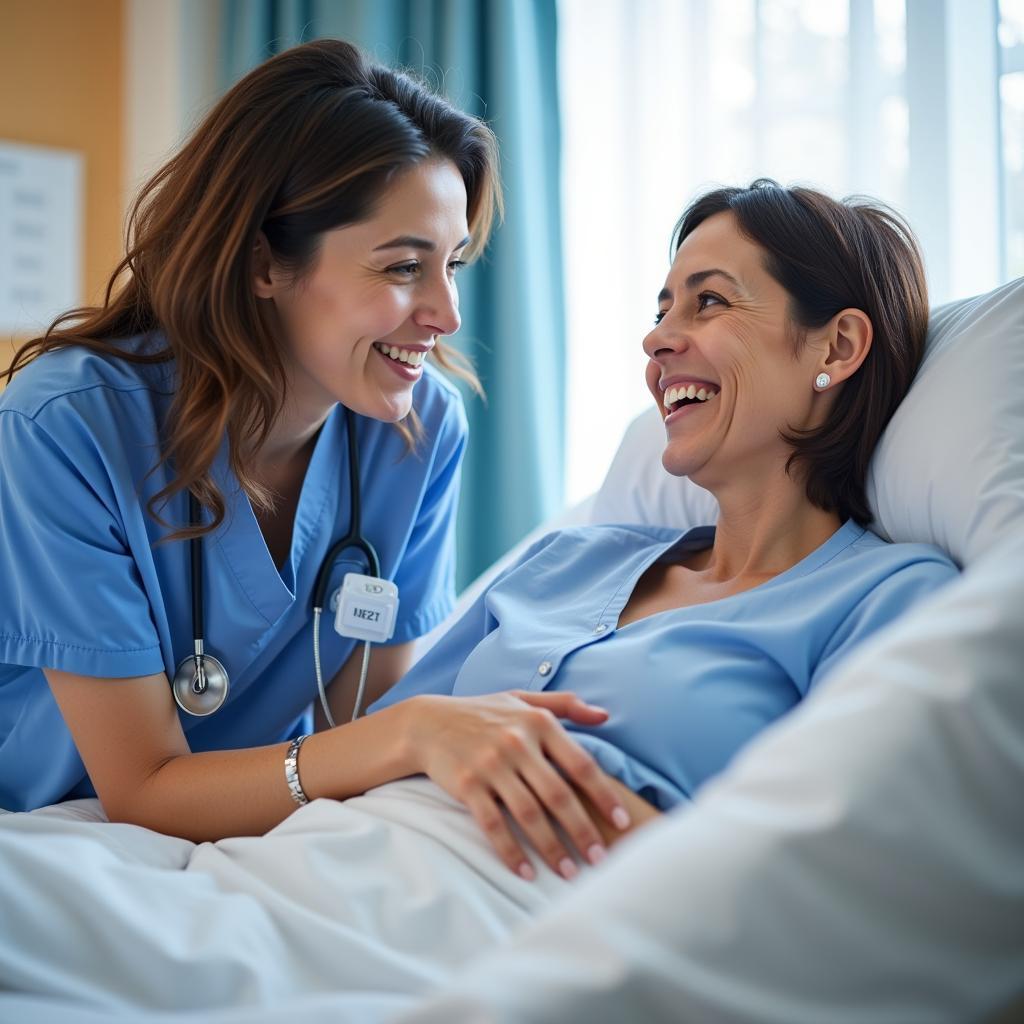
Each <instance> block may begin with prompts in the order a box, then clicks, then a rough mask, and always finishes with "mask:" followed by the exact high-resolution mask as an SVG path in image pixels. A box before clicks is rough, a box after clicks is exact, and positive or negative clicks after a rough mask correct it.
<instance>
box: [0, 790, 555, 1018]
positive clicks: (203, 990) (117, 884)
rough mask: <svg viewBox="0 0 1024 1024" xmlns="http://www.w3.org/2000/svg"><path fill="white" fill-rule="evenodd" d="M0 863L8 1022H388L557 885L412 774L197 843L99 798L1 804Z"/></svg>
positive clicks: (0, 975)
mask: <svg viewBox="0 0 1024 1024" xmlns="http://www.w3.org/2000/svg"><path fill="white" fill-rule="evenodd" d="M0 864H3V866H4V870H3V873H2V876H0V990H7V991H8V992H17V993H20V995H0V1020H2V1021H21V1020H25V1021H28V1020H33V1021H35V1020H40V1019H46V1020H53V1021H68V1022H73V1021H78V1020H82V1021H86V1020H90V1019H103V1020H112V1019H113V1020H118V1019H123V1020H150V1019H152V1020H160V1019H164V1018H163V1017H161V1016H160V1015H159V1014H160V1013H163V1014H165V1015H167V1016H166V1019H170V1020H173V1019H176V1017H177V1015H181V1014H188V1013H192V1014H195V1013H196V1011H199V1010H201V1011H202V1019H204V1020H210V1021H219V1020H221V1019H224V1020H225V1021H227V1020H242V1019H245V1020H254V1019H257V1018H256V1017H255V1016H254V1015H255V1014H256V1012H257V1011H258V1010H267V1011H268V1012H269V1011H271V1010H275V1008H276V1012H277V1013H278V1014H280V1013H281V1012H282V1011H283V1010H284V1008H285V1007H287V1008H288V1011H289V1014H291V1013H293V1012H294V1008H295V1006H296V1005H297V1004H304V1003H305V1004H310V1003H311V1004H312V1005H313V1007H314V1008H315V1006H316V1005H317V1004H318V1001H322V1002H323V1005H324V1006H328V1005H330V1006H332V1007H333V1011H332V1012H333V1018H332V1019H334V1020H339V1019H344V1020H380V1019H385V1018H386V1017H387V1016H388V1015H389V1014H390V1013H393V1012H394V1011H395V1010H396V1009H397V1008H399V1007H401V1006H404V1005H409V1004H410V1002H411V1001H412V1000H414V999H415V998H416V997H418V996H420V995H421V994H422V993H424V992H426V991H427V990H429V989H430V988H432V987H434V986H435V985H437V984H439V983H441V982H444V981H446V980H449V979H450V978H451V976H452V975H453V972H455V971H457V969H458V968H459V967H460V966H461V965H462V964H464V963H465V962H466V961H467V960H468V959H469V958H470V957H471V956H473V955H475V954H477V953H479V952H480V951H481V950H484V949H487V948H490V947H491V946H493V945H495V944H496V943H497V942H498V941H499V940H501V939H503V938H505V937H506V936H508V935H509V934H510V933H511V932H512V931H513V930H515V929H516V928H517V927H518V926H520V925H521V924H523V923H525V922H526V921H528V920H530V919H531V918H532V917H534V916H535V915H536V914H537V913H539V912H540V911H541V910H543V909H545V908H546V907H548V906H550V905H551V904H552V903H553V902H554V900H555V899H556V898H557V897H558V896H559V895H560V894H561V893H562V892H563V891H564V890H565V889H566V888H567V887H568V884H569V883H567V882H565V881H564V880H563V879H561V878H560V877H559V876H557V875H555V874H554V873H553V872H551V871H550V870H549V869H547V868H546V867H545V866H544V865H543V864H542V863H541V862H540V861H539V860H536V859H535V860H534V866H535V868H536V871H537V875H538V878H537V881H535V882H532V883H529V882H526V881H524V880H522V879H521V878H519V877H518V876H516V875H515V874H513V873H512V872H510V871H509V870H508V869H507V868H506V867H505V866H504V865H503V864H502V863H501V862H500V861H499V860H498V858H497V857H496V856H495V854H494V853H493V851H492V850H491V848H490V845H489V844H488V842H487V841H486V840H485V838H484V837H483V834H482V832H481V831H480V830H479V828H478V827H477V825H476V823H475V821H474V820H473V819H472V817H471V816H470V815H469V813H468V812H467V811H466V810H465V809H464V808H463V807H462V806H461V805H460V804H458V803H457V802H456V801H455V800H453V799H452V798H451V797H449V796H448V795H447V794H446V793H444V791H443V790H441V789H440V788H439V787H437V786H436V785H434V784H433V783H432V782H430V781H429V780H428V779H426V778H424V777H416V778H413V779H406V780H401V781H399V782H393V783H389V784H388V785H386V786H381V787H379V788H378V789H375V790H372V791H371V792H369V793H367V794H365V795H364V796H361V797H356V798H353V799H351V800H348V801H345V802H338V801H331V800H317V801H314V802H313V803H311V804H309V805H308V806H306V807H303V808H300V809H299V810H297V811H296V812H295V813H294V814H292V815H291V816H290V817H289V818H288V819H287V820H285V821H284V822H283V823H282V824H281V825H279V826H278V827H277V828H275V829H273V830H272V831H271V832H270V833H268V834H267V835H266V836H263V837H243V838H234V839H228V840H223V841H221V842H218V843H203V844H200V845H198V846H197V845H195V844H193V843H190V842H187V841H184V840H180V839H174V838H171V837H168V836H163V835H159V834H158V833H155V832H150V831H148V830H146V829H143V828H139V827H136V826H133V825H122V824H110V823H108V822H104V821H103V820H102V813H101V811H100V810H99V805H98V803H97V802H96V801H76V802H74V803H72V804H67V805H64V806H62V807H60V808H45V809H43V810H40V811H36V812H32V813H28V814H12V815H7V816H5V817H4V818H2V819H0ZM328 996H335V997H337V998H335V999H334V1001H333V1002H330V1001H329V1000H326V997H328ZM238 1012H241V1013H242V1015H241V1016H235V1015H234V1014H235V1013H238ZM339 1012H341V1013H343V1016H341V1017H339ZM93 1013H100V1014H101V1015H102V1016H100V1017H98V1018H94V1017H91V1016H90V1014H93ZM154 1014H157V1015H156V1016H154ZM222 1014H226V1016H223V1018H222ZM192 1019H195V1018H194V1017H193V1018H192Z"/></svg>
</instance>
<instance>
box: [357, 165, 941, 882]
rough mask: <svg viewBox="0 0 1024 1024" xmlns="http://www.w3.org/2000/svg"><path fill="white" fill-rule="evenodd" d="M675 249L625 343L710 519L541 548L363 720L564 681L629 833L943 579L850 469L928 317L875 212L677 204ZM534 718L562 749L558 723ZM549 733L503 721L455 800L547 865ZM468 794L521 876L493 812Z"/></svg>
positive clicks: (553, 852) (789, 199) (596, 533)
mask: <svg viewBox="0 0 1024 1024" xmlns="http://www.w3.org/2000/svg"><path fill="white" fill-rule="evenodd" d="M674 248H675V256H674V259H673V262H672V266H671V269H670V271H669V274H668V277H667V279H666V281H665V285H664V287H663V288H662V290H661V292H660V294H659V296H658V310H657V316H656V318H655V326H654V328H653V330H652V331H651V332H650V333H649V334H648V336H647V337H646V338H645V339H644V343H643V346H644V351H645V353H646V354H647V356H648V360H649V362H648V365H647V385H648V388H649V389H650V391H651V394H652V396H653V398H654V401H655V402H656V403H657V405H658V408H659V409H660V410H661V414H662V416H663V418H664V425H665V449H664V453H663V455H662V462H663V464H664V466H665V468H666V469H667V470H668V471H669V472H670V473H673V474H675V475H677V476H682V475H688V476H689V477H690V478H691V479H692V480H694V481H695V482H696V483H698V484H700V485H701V486H703V487H705V488H707V489H708V490H709V491H711V492H712V493H713V494H714V495H715V497H716V498H717V500H718V503H719V506H720V510H721V511H720V515H719V519H718V522H717V525H715V526H712V525H706V526H699V527H697V528H695V529H692V530H689V531H688V532H685V533H684V534H682V535H681V536H680V534H679V532H678V531H676V530H671V529H667V528H664V529H663V528H652V527H646V526H643V527H642V526H609V527H590V528H584V529H572V530H566V531H562V532H560V533H556V534H553V535H550V536H548V537H546V538H544V539H543V540H542V541H540V542H539V543H538V544H536V545H534V546H533V548H531V549H530V550H529V551H528V552H527V553H526V555H525V556H524V557H523V558H522V559H521V560H520V561H519V563H518V564H517V565H515V566H514V567H513V568H511V569H510V570H508V571H507V572H505V573H504V574H503V575H502V576H501V577H500V578H499V579H498V581H497V582H496V583H494V584H493V585H492V586H491V587H490V588H489V589H488V591H487V592H486V594H485V595H484V596H483V597H482V598H481V599H480V600H479V601H478V602H477V603H476V605H475V606H473V607H472V608H471V609H470V610H469V611H468V612H467V613H466V614H465V615H464V617H463V618H462V619H461V620H460V621H459V622H458V623H457V624H456V625H455V626H454V627H453V628H452V630H451V631H450V632H449V633H448V634H446V636H445V637H444V638H443V639H442V640H441V642H440V643H439V644H438V645H437V646H436V647H435V648H434V649H433V650H431V651H430V652H429V653H428V654H427V656H426V657H425V658H424V659H423V660H422V661H421V662H420V663H419V664H417V665H416V666H415V667H414V668H413V669H412V670H411V671H410V672H409V673H408V674H407V675H406V677H405V678H404V679H403V680H402V681H401V682H400V683H399V684H398V685H397V686H395V687H394V689H393V690H391V691H390V692H389V693H388V694H387V695H386V696H385V697H384V698H383V699H382V700H380V701H378V702H377V703H376V705H374V706H373V708H371V710H378V709H380V708H383V707H385V706H388V705H391V704H394V703H396V702H398V701H401V700H407V699H411V700H415V701H418V702H420V703H421V705H422V707H421V708H420V709H419V713H418V714H417V715H413V716H410V717H411V718H412V720H413V721H414V722H418V723H419V724H420V728H421V730H423V731H429V730H437V729H439V728H442V729H443V724H440V725H439V724H438V721H439V720H440V716H438V718H437V720H435V718H434V716H432V715H431V713H430V712H431V709H432V706H433V704H434V703H435V702H438V701H445V700H447V699H450V697H448V696H446V695H455V696H460V697H465V696H470V695H480V694H487V693H492V692H494V691H497V690H509V689H513V688H518V689H519V690H520V691H522V692H525V693H529V692H530V691H538V690H542V689H543V690H548V691H551V690H564V691H572V692H574V693H575V694H577V695H578V696H580V697H582V698H583V699H585V700H586V701H587V702H590V703H592V704H596V705H600V706H601V707H603V708H605V709H607V711H608V712H609V718H608V720H607V721H606V722H605V723H603V724H600V725H582V724H580V723H578V722H573V721H568V722H566V723H565V725H564V729H565V731H567V732H568V733H569V735H570V736H571V737H572V739H574V740H575V741H576V743H578V744H579V746H580V747H583V748H584V749H585V750H587V751H588V752H589V753H590V754H592V755H593V757H594V759H595V761H596V762H597V763H598V764H599V765H600V766H601V767H602V768H603V769H604V770H605V771H607V772H608V773H609V774H611V775H612V776H613V777H614V778H616V779H617V780H619V782H620V783H622V785H623V786H624V787H625V789H626V791H627V793H626V794H624V800H623V802H624V804H625V805H626V807H627V808H628V809H629V812H630V814H631V817H632V819H633V824H634V825H635V824H638V823H639V822H640V821H642V820H643V819H644V818H646V817H649V816H651V815H653V814H655V813H656V812H657V811H658V810H660V811H664V810H667V809H669V808H670V807H672V806H673V805H675V804H677V803H679V802H680V801H682V800H686V799H688V798H689V797H691V796H692V795H693V794H694V792H695V791H696V790H697V788H698V787H699V786H700V785H701V784H702V783H704V782H705V781H706V780H707V779H709V778H710V777H711V776H713V775H714V774H716V773H717V772H719V771H721V769H722V768H723V767H725V765H726V764H727V763H728V761H729V760H730V759H731V758H732V757H733V756H734V755H735V754H736V753H737V751H738V750H739V749H740V748H741V747H742V746H743V745H744V744H745V743H746V742H747V741H748V740H750V739H751V738H752V737H753V736H754V735H755V734H757V733H758V732H759V731H760V730H762V729H764V728H765V727H766V726H767V725H769V724H770V723H771V722H773V721H775V720H776V719H778V718H779V717H780V716H781V715H783V714H785V712H786V711H788V710H789V709H791V708H792V707H793V706H794V705H795V704H797V703H798V702H799V701H800V700H802V699H803V698H804V697H806V696H807V695H808V693H809V692H810V690H811V689H812V688H813V687H814V686H815V685H816V684H817V683H818V681H819V680H820V679H821V678H822V677H823V676H824V675H825V674H826V673H827V672H828V670H829V669H830V668H831V667H832V666H833V665H834V664H835V663H836V662H837V661H838V660H839V659H840V658H842V657H843V656H844V655H845V654H846V653H847V652H848V651H849V650H850V649H852V648H853V647H854V646H855V645H857V644H858V643H859V642H860V641H862V640H863V639H864V638H865V637H867V636H868V635H870V634H871V633H873V632H874V631H876V630H877V629H879V628H881V627H883V626H885V625H886V624H887V623H889V622H891V621H892V620H893V619H894V618H895V617H896V616H897V615H899V614H900V613H901V612H902V611H903V610H904V609H905V608H906V607H907V606H908V605H910V604H912V603H913V602H914V601H915V600H917V599H918V598H920V597H922V596H924V595H925V594H927V593H929V592H930V591H931V590H933V589H934V588H936V587H938V586H940V585H941V584H942V583H944V582H946V581H947V580H949V579H950V578H951V577H952V576H953V575H954V574H955V572H956V569H955V567H954V565H953V564H952V563H951V562H950V560H949V559H948V558H947V557H946V556H945V555H944V554H942V553H941V552H940V551H939V550H938V549H936V548H933V547H929V546H925V545H920V544H888V543H885V542H883V541H882V540H880V539H879V538H878V537H876V536H875V535H874V534H872V533H870V532H868V531H867V530H866V529H865V527H866V525H867V524H868V523H869V522H870V520H871V512H870V510H869V508H868V504H867V498H866V495H865V477H866V474H867V468H868V463H869V460H870V458H871V454H872V452H873V450H874V448H875V445H876V443H877V442H878V439H879V437H880V435H881V433H882V430H883V428H884V427H885V425H886V423H887V422H888V420H889V418H890V417H891V416H892V414H893V412H894V410H895V409H896V407H897V405H898V404H899V402H900V401H901V399H902V398H903V396H904V395H905V394H906V392H907V389H908V388H909V387H910V383H911V381H912V380H913V377H914V374H915V372H916V370H917V367H918V364H919V362H920V359H921V356H922V352H923V346H924V340H925V331H926V327H927V318H928V302H927V294H926V285H925V279H924V272H923V267H922V264H921V259H920V255H919V253H918V251H917V247H916V243H915V241H914V239H913V236H912V234H911V233H910V231H909V229H908V228H907V227H906V226H905V225H904V224H903V223H902V222H901V221H900V220H899V219H898V218H897V217H896V216H895V215H894V214H893V213H891V212H890V211H888V210H887V209H885V208H884V207H881V206H879V205H877V204H872V203H868V202H847V203H838V202H835V201H833V200H831V199H829V198H828V197H826V196H825V195H823V194H821V193H819V192H816V191H813V190H810V189H787V188H782V187H780V186H778V185H777V184H775V183H774V182H771V181H767V180H759V181H756V182H754V183H753V184H752V185H751V186H750V187H749V188H727V189H720V190H717V191H714V192H711V193H709V194H707V195H705V196H703V197H702V198H700V199H698V200H697V201H696V202H695V203H693V205H692V206H691V207H690V208H689V209H688V210H687V211H686V212H685V213H684V215H683V217H682V218H681V220H680V221H679V223H678V225H677V228H676V231H675V233H674ZM595 400H599V396H595ZM538 715H540V716H547V715H548V713H547V712H544V711H538ZM548 717H550V716H548ZM547 726H548V729H549V733H548V736H549V737H554V738H557V741H558V742H561V736H562V730H563V726H562V725H560V724H558V723H557V722H554V721H550V722H548V723H547ZM443 739H444V737H443V735H442V736H439V735H438V734H437V733H436V731H435V732H433V734H432V735H431V740H432V742H430V744H429V747H430V751H431V757H432V758H433V761H430V760H428V761H427V762H426V763H425V765H424V770H425V771H426V772H427V773H428V774H431V775H435V770H434V769H435V767H436V766H437V765H438V764H439V763H440V762H441V761H443V760H444V758H445V756H446V754H445V751H446V749H448V748H449V747H450V748H451V749H458V748H459V746H460V744H459V743H458V742H456V738H455V737H453V738H452V739H453V742H452V743H451V744H450V745H449V744H446V743H445V742H443ZM554 742H555V739H551V738H545V739H540V740H537V739H535V738H533V737H529V736H522V735H519V734H517V733H515V732H511V731H510V732H509V733H508V735H507V736H506V737H505V743H504V746H503V748H501V751H500V752H496V753H495V755H494V756H493V757H492V758H490V759H488V758H486V757H484V758H481V759H480V761H479V762H478V763H473V764H465V765H462V766H461V774H460V776H459V777H460V778H461V779H462V781H463V783H464V785H465V787H466V789H467V790H472V789H473V787H474V785H477V784H478V783H479V780H481V779H482V780H483V781H484V783H485V784H488V783H489V784H490V785H491V786H492V787H493V789H494V790H495V791H497V793H498V794H499V799H501V800H503V801H504V802H505V803H506V804H508V805H510V806H509V809H510V810H511V811H513V812H514V816H515V818H516V819H517V820H519V821H522V820H524V819H526V820H530V821H531V822H532V821H533V820H534V819H540V820H539V821H538V823H537V824H536V825H535V826H534V834H533V836H532V837H531V838H532V839H534V841H535V842H536V841H537V839H536V836H537V835H540V837H541V839H540V842H539V843H538V845H540V847H541V852H542V853H543V854H544V858H545V860H547V861H548V863H549V864H551V865H556V864H562V865H563V866H566V864H565V860H564V856H565V849H563V847H562V846H561V844H560V841H559V839H558V837H557V835H556V834H555V832H554V831H553V830H551V829H548V828H546V827H545V824H544V820H543V817H544V816H543V815H539V814H536V813H534V814H533V815H532V816H531V814H530V812H531V811H532V810H533V808H534V805H535V801H534V800H533V797H532V795H531V792H530V786H531V779H532V777H533V775H534V773H535V772H536V767H535V766H536V763H537V762H538V761H542V760H543V759H544V757H545V752H546V750H547V749H548V748H547V744H552V745H553V743H554ZM502 754H503V755H504V756H501V755H502ZM514 758H516V759H518V763H519V764H521V767H520V768H519V769H518V772H516V771H515V770H514V769H512V768H510V767H509V762H510V761H512V760H513V759H514ZM438 774H443V773H441V772H439V773H438ZM446 788H449V790H450V791H451V792H453V794H454V795H455V796H457V797H461V793H460V792H459V791H458V790H457V789H455V788H454V787H452V786H448V787H446ZM509 794H511V797H510V796H509ZM627 794H636V796H630V795H627ZM581 799H583V798H582V796H581ZM467 802H468V803H469V806H470V810H472V811H473V812H474V813H475V814H476V816H477V818H478V820H479V821H480V822H481V824H482V825H483V826H484V827H485V830H486V831H487V833H488V835H489V837H490V838H491V840H492V842H493V843H494V845H495V846H496V847H497V848H498V850H499V852H500V854H501V856H502V858H503V859H504V860H505V862H506V863H507V864H508V865H509V866H510V867H512V868H513V869H517V868H520V867H522V870H523V871H524V873H526V874H527V876H528V877H529V865H528V864H526V863H525V860H524V856H523V847H522V846H520V844H519V843H517V841H516V838H515V835H514V834H513V832H512V830H510V829H509V828H508V824H507V822H506V821H505V820H504V819H503V818H502V817H501V816H500V815H495V814H493V813H489V809H486V808H485V809H484V810H483V811H481V809H480V807H479V806H474V803H473V802H472V801H467ZM583 802H584V804H585V805H587V806H588V807H589V808H590V809H591V810H592V811H593V814H592V816H593V819H594V821H595V824H597V825H598V827H599V828H601V829H602V834H603V837H604V839H605V840H606V841H611V840H613V839H614V838H615V836H614V835H613V834H612V833H613V832H614V830H612V829H610V828H609V827H607V826H605V825H603V824H602V820H603V819H602V816H601V815H600V814H598V813H596V811H594V809H593V808H592V805H589V804H588V802H587V801H586V800H585V799H583ZM590 859H591V860H593V859H594V858H593V857H591V858H590ZM568 873H570V874H571V873H573V872H572V871H571V869H570V870H569V871H568Z"/></svg>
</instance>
